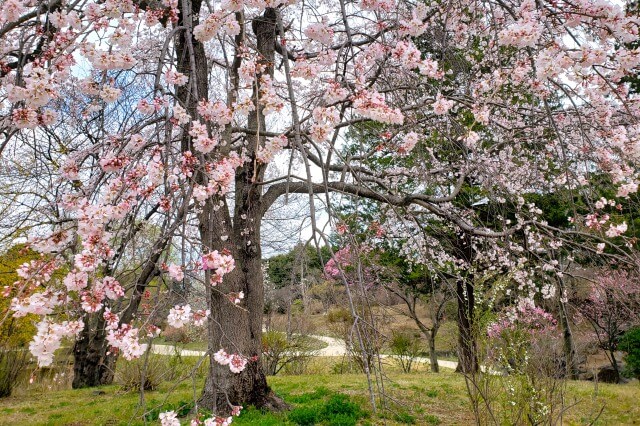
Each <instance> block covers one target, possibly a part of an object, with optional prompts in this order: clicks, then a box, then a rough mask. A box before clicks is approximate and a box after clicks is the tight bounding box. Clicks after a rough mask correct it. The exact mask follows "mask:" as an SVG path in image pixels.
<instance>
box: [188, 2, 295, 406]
mask: <svg viewBox="0 0 640 426" xmlns="http://www.w3.org/2000/svg"><path fill="white" fill-rule="evenodd" d="M198 10H199V6H198V8H197V9H196V8H195V7H194V8H193V12H194V13H193V15H194V17H195V16H197V13H198ZM276 13H277V12H276V10H275V9H273V8H267V9H266V10H265V12H264V15H263V16H262V17H258V18H255V19H254V20H253V31H254V33H255V35H256V40H257V46H258V51H259V52H260V54H261V55H262V61H263V64H264V66H265V73H266V74H269V75H271V76H273V63H274V60H275V34H276V31H275V29H276ZM194 25H195V23H194ZM189 33H190V32H189ZM191 43H193V46H194V50H195V52H196V54H195V56H196V58H195V65H196V67H198V70H197V72H196V75H198V76H199V75H200V72H201V70H202V68H204V70H205V74H204V75H205V76H206V75H207V73H206V57H204V48H203V46H202V44H201V43H199V42H197V40H195V39H192V41H191ZM239 44H240V43H239ZM196 45H197V47H196ZM200 52H201V53H200ZM200 55H201V56H202V57H200ZM185 65H186V64H185ZM187 75H189V74H187ZM260 77H261V76H260V75H258V76H256V81H257V84H256V85H255V86H254V92H253V100H254V104H255V105H257V108H256V109H255V110H254V111H253V112H251V113H250V114H249V117H248V121H247V126H248V128H250V129H253V130H255V131H256V132H255V133H256V136H255V137H254V138H253V139H250V140H248V141H247V142H248V143H247V144H246V151H245V155H246V156H247V158H249V159H250V160H249V161H247V162H245V163H244V165H242V166H240V167H239V168H238V169H237V170H236V175H235V189H234V190H235V203H234V213H233V219H232V218H231V216H230V214H229V210H228V205H227V203H226V199H225V198H224V196H223V197H220V198H215V199H209V200H207V202H206V203H205V206H204V208H203V211H202V213H201V214H200V217H199V222H200V223H199V227H200V235H201V238H202V243H203V245H204V246H205V247H207V248H209V249H211V250H214V249H216V250H223V249H227V250H229V251H230V252H231V253H232V255H233V257H234V259H235V265H236V266H235V269H234V270H233V271H232V272H231V273H229V274H227V275H226V276H225V278H224V282H223V283H221V284H218V286H217V287H216V289H215V290H216V291H213V290H212V289H211V288H210V286H208V288H207V299H208V306H209V309H210V310H211V313H212V315H211V316H210V318H209V321H208V339H209V353H210V357H211V362H210V367H209V375H208V377H207V379H206V381H205V387H204V391H203V394H202V397H201V398H200V400H199V404H200V405H201V406H204V407H206V408H209V409H211V410H213V411H214V412H215V413H216V414H218V415H225V414H227V413H229V412H230V411H231V410H232V406H237V405H247V404H250V405H255V406H257V407H260V408H266V409H269V410H281V409H284V408H286V407H287V406H286V404H285V403H284V402H283V401H282V400H281V399H280V398H278V397H277V396H276V395H275V394H274V393H273V392H272V391H271V389H270V388H269V386H268V385H267V380H266V377H265V374H264V371H263V369H262V363H261V361H260V357H261V352H262V342H261V336H262V315H263V311H264V286H263V277H262V252H261V248H260V224H261V220H262V206H261V196H262V187H261V186H260V185H258V184H256V183H257V182H260V181H262V180H263V177H264V171H265V166H264V165H262V164H260V163H258V162H257V161H256V160H255V153H256V150H257V148H258V146H263V145H264V141H265V139H264V136H261V134H262V132H264V131H265V117H264V113H263V106H261V105H260V104H259V102H258V100H259V96H260ZM198 80H200V78H199V77H198ZM200 87H201V86H200V85H199V86H198V88H199V90H200ZM204 96H206V93H202V92H201V93H200V94H199V98H200V99H202V98H203V97H204ZM221 202H222V203H223V207H222V208H219V207H220V203H221ZM214 206H216V207H218V208H214ZM222 236H225V237H227V238H228V239H227V240H226V241H222V238H221V237H222ZM206 282H208V280H206ZM240 291H242V292H243V293H244V295H245V297H244V303H243V304H242V306H241V307H240V306H236V305H234V304H233V303H231V302H230V301H229V297H228V296H227V295H228V294H229V293H238V292H240ZM219 349H224V350H225V351H226V352H227V353H229V354H232V353H238V354H240V355H242V356H244V357H245V358H247V359H248V360H249V362H248V364H247V366H246V368H245V369H244V370H243V371H242V372H240V373H233V372H231V371H230V369H229V366H224V365H220V364H218V363H217V362H216V361H215V360H214V354H215V352H217V351H218V350H219Z"/></svg>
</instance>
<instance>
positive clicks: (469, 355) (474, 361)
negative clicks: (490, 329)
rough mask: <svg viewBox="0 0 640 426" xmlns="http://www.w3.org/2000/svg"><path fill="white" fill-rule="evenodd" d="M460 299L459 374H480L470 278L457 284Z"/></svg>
mask: <svg viewBox="0 0 640 426" xmlns="http://www.w3.org/2000/svg"><path fill="white" fill-rule="evenodd" d="M456 296H457V299H458V367H457V368H456V371H457V372H460V373H465V374H473V373H477V372H478V354H477V345H476V336H475V330H474V303H475V300H474V294H473V284H472V283H471V282H470V281H469V278H468V277H467V279H464V280H458V282H457V283H456Z"/></svg>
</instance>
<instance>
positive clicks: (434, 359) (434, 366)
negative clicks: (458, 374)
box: [429, 329, 440, 373]
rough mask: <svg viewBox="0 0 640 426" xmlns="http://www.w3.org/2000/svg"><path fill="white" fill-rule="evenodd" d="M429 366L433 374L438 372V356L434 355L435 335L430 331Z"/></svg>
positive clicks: (433, 331)
mask: <svg viewBox="0 0 640 426" xmlns="http://www.w3.org/2000/svg"><path fill="white" fill-rule="evenodd" d="M429 364H430V366H431V371H432V372H433V373H439V372H440V365H438V355H437V354H436V333H435V330H433V329H431V333H429Z"/></svg>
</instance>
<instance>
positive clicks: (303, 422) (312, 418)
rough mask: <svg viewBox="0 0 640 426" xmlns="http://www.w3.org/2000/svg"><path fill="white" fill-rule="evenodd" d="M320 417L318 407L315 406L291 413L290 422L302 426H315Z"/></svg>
mask: <svg viewBox="0 0 640 426" xmlns="http://www.w3.org/2000/svg"><path fill="white" fill-rule="evenodd" d="M319 417H320V413H319V412H318V407H314V406H305V407H298V408H295V409H293V410H291V412H290V413H289V420H291V421H292V422H293V423H295V424H297V425H300V426H312V425H315V424H316V423H318V419H319Z"/></svg>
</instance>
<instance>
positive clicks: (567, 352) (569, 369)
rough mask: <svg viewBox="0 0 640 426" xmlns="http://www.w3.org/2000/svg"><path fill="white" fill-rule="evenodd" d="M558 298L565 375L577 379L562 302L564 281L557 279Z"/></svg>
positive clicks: (571, 335)
mask: <svg viewBox="0 0 640 426" xmlns="http://www.w3.org/2000/svg"><path fill="white" fill-rule="evenodd" d="M558 284H559V287H560V288H559V292H560V297H559V298H558V314H559V315H558V316H559V317H560V325H561V327H562V338H563V350H564V358H565V365H566V374H567V375H568V376H569V378H571V379H576V378H577V377H578V366H577V363H576V347H575V343H574V340H573V332H572V331H571V323H570V322H569V315H568V313H567V303H566V302H565V301H563V300H564V299H563V297H564V292H565V287H564V280H563V279H562V278H560V277H558Z"/></svg>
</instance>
